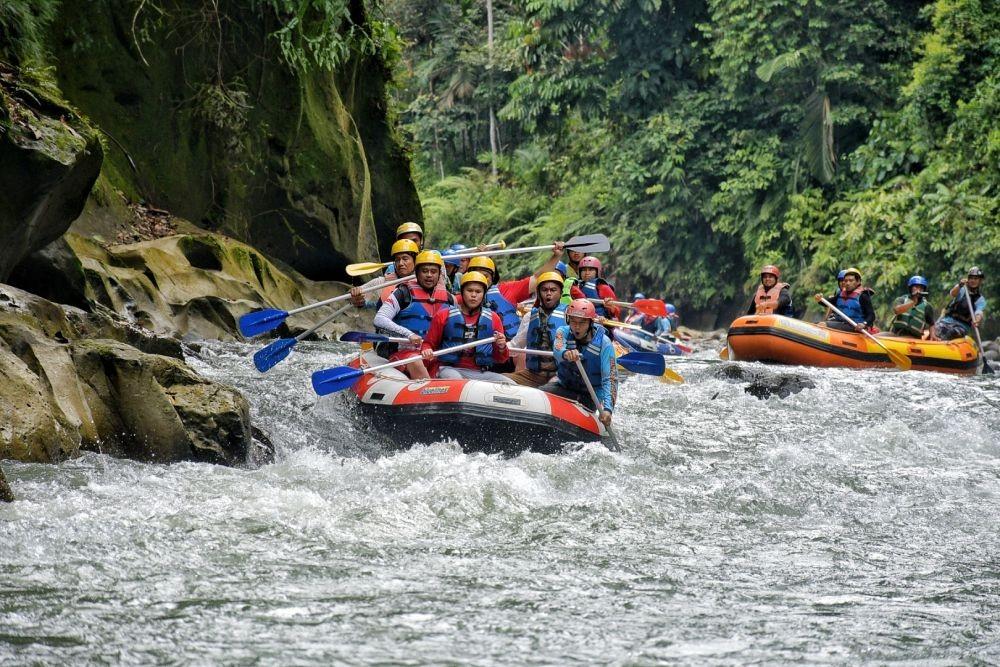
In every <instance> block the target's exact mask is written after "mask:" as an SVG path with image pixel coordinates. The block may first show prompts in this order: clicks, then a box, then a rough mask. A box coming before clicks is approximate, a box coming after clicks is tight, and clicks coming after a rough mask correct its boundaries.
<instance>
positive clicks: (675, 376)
mask: <svg viewBox="0 0 1000 667" xmlns="http://www.w3.org/2000/svg"><path fill="white" fill-rule="evenodd" d="M660 382H664V383H668V382H669V383H671V384H684V378H682V377H681V374H680V373H678V372H677V371H672V370H670V369H669V368H668V369H666V370H665V371H663V375H661V376H660Z"/></svg>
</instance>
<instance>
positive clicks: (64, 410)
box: [0, 285, 267, 465]
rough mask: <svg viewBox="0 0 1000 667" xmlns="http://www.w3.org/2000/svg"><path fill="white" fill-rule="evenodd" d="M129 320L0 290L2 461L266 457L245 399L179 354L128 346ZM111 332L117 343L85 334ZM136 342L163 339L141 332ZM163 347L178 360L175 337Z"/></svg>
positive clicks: (153, 343)
mask: <svg viewBox="0 0 1000 667" xmlns="http://www.w3.org/2000/svg"><path fill="white" fill-rule="evenodd" d="M117 325H120V326H117ZM130 326H131V325H127V323H126V324H124V325H121V323H119V322H116V321H115V320H114V319H113V318H112V317H111V316H108V315H106V314H103V313H96V314H91V313H84V312H82V311H79V310H78V309H73V308H70V307H66V308H65V309H62V308H60V307H58V306H56V305H55V304H52V303H50V302H47V301H45V300H44V299H41V298H39V297H35V296H33V295H31V294H28V293H26V292H23V291H21V290H17V289H16V288H13V287H9V286H6V285H4V286H0V378H2V381H0V411H2V414H6V415H11V417H10V418H9V419H6V420H4V421H2V422H0V459H2V458H13V459H17V460H20V461H39V462H55V461H61V460H64V459H66V458H71V457H74V456H77V455H79V453H80V451H81V450H93V451H100V452H103V453H106V454H110V455H113V456H123V457H128V458H134V459H138V460H143V461H158V462H173V461H191V460H193V461H208V462H213V463H223V464H226V465H243V464H246V463H247V462H248V461H249V460H251V457H253V460H266V458H267V453H266V451H265V452H263V453H262V452H261V451H260V447H261V446H260V445H255V444H254V442H253V438H252V432H251V426H250V416H249V405H248V404H247V402H246V399H244V398H243V396H241V395H240V394H239V393H238V392H237V391H236V390H235V389H232V388H230V387H227V386H225V385H221V384H218V383H215V382H211V381H209V380H206V379H204V378H201V377H199V376H198V375H197V374H196V373H195V372H194V371H193V370H191V369H190V368H188V367H187V366H185V365H184V363H183V361H181V360H180V359H179V358H175V357H174V356H164V355H160V354H150V353H147V352H143V351H141V350H139V349H137V348H136V347H133V346H132V345H130V344H129V343H128V342H125V341H127V340H128V339H130V338H134V337H136V336H139V334H137V333H136V332H135V331H133V330H134V329H135V327H134V326H133V327H131V328H130ZM115 332H117V333H116V337H117V338H118V339H120V340H113V339H110V338H86V336H88V335H92V334H95V333H97V334H101V333H115ZM57 333H58V335H59V337H60V339H61V340H63V341H64V342H59V340H56V334H57ZM138 342H139V343H140V344H145V345H146V346H147V347H149V348H151V349H155V348H158V347H161V346H164V345H167V344H166V343H164V342H163V340H161V339H160V338H158V337H155V336H149V335H148V334H147V335H146V336H145V337H141V336H140V338H139V340H138ZM167 351H169V352H171V353H175V354H176V356H177V357H180V356H181V348H180V343H178V342H177V341H172V342H171V343H170V344H169V346H168V347H167ZM265 445H266V443H265ZM264 449H265V450H266V449H267V448H266V446H265V447H264Z"/></svg>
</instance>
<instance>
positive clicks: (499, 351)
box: [493, 313, 510, 364]
mask: <svg viewBox="0 0 1000 667" xmlns="http://www.w3.org/2000/svg"><path fill="white" fill-rule="evenodd" d="M493 331H495V332H496V333H499V334H500V336H499V337H502V336H503V320H501V319H500V316H499V315H497V314H496V313H493ZM494 336H496V334H494ZM508 359H510V349H508V347H507V341H506V340H504V343H503V345H502V346H501V345H498V344H497V343H495V342H494V343H493V361H495V362H496V363H498V364H502V363H503V362H505V361H507V360H508Z"/></svg>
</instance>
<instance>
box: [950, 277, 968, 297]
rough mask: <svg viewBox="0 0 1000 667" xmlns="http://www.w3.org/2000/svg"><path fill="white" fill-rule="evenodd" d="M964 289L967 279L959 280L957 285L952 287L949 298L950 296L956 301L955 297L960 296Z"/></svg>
mask: <svg viewBox="0 0 1000 667" xmlns="http://www.w3.org/2000/svg"><path fill="white" fill-rule="evenodd" d="M963 287H965V278H962V279H961V280H959V281H958V282H957V283H955V286H954V287H952V288H951V289H950V290H948V296H950V297H951V298H952V299H954V298H955V297H957V296H958V294H959V292H961V291H962V288H963Z"/></svg>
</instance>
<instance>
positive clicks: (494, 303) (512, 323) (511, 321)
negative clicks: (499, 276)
mask: <svg viewBox="0 0 1000 667" xmlns="http://www.w3.org/2000/svg"><path fill="white" fill-rule="evenodd" d="M486 305H487V306H489V308H490V309H492V310H493V312H495V313H496V314H497V315H499V316H500V321H501V322H503V332H504V335H505V336H507V338H508V339H509V338H513V337H514V336H516V335H517V330H518V329H519V328H520V326H521V316H520V315H518V314H517V304H515V303H511V302H510V301H508V300H507V299H505V298H504V296H503V294H501V293H500V287H499V286H498V285H494V286H493V287H491V288H489V289H488V290H486Z"/></svg>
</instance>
